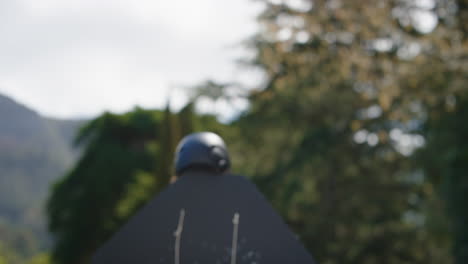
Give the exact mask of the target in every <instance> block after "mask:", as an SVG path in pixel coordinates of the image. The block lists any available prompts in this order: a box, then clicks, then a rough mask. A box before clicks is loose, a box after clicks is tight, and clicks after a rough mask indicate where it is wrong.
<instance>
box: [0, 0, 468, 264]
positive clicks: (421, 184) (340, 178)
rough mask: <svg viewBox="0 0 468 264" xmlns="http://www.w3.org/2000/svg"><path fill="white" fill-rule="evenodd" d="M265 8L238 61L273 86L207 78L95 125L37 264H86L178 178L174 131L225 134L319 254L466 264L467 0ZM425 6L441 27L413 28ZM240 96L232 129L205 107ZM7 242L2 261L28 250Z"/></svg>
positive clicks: (84, 131)
mask: <svg viewBox="0 0 468 264" xmlns="http://www.w3.org/2000/svg"><path fill="white" fill-rule="evenodd" d="M262 2H264V4H265V8H264V11H263V12H262V13H261V14H259V17H258V22H259V25H260V27H259V28H260V30H259V32H258V34H257V35H255V36H253V37H252V38H250V39H249V40H248V41H246V45H248V46H249V47H250V48H251V50H252V51H253V54H254V56H253V57H250V58H245V59H244V60H243V61H242V62H241V63H243V65H244V66H245V67H252V68H253V69H256V70H258V71H259V72H261V74H262V75H263V77H264V78H263V79H264V81H263V83H262V85H260V86H259V87H254V88H253V89H245V87H241V86H239V85H237V84H236V83H235V80H233V83H229V84H224V83H217V82H215V81H207V82H205V83H201V84H198V85H195V88H194V89H195V91H196V92H195V96H194V97H193V99H192V100H191V101H190V103H189V104H187V105H186V106H185V107H184V108H183V109H181V110H180V111H178V112H171V111H170V108H169V107H167V108H166V109H165V110H145V109H139V108H136V109H135V110H133V111H131V112H129V113H126V114H121V115H116V114H111V113H106V114H103V115H102V116H100V117H98V118H96V119H94V120H92V121H90V122H88V123H87V124H86V125H85V126H83V127H82V128H81V130H80V132H79V133H78V134H77V137H76V140H75V144H76V145H77V146H80V147H81V148H82V155H81V156H80V158H79V159H78V160H77V161H76V163H74V166H73V167H72V168H71V169H70V170H69V171H68V172H66V173H65V175H64V176H63V177H62V178H60V179H59V180H58V181H57V182H56V183H55V184H54V185H53V188H51V192H50V194H49V196H48V202H47V214H48V217H49V221H48V223H49V229H50V231H51V233H52V234H53V237H54V243H53V246H52V249H51V251H50V252H51V253H50V256H49V255H48V254H41V255H37V256H35V257H33V259H32V260H31V261H32V263H64V264H65V263H67V264H70V263H71V264H73V263H77V264H81V263H89V259H90V256H91V255H92V253H93V252H94V251H95V250H96V248H98V247H99V246H100V245H101V244H102V243H103V242H104V241H105V240H106V239H107V238H109V236H111V235H112V233H113V232H115V230H117V229H118V228H119V226H120V225H121V224H122V223H124V222H125V221H126V219H128V217H130V216H131V215H132V214H133V213H134V212H135V211H136V210H138V208H139V207H140V206H141V205H143V204H144V203H145V202H146V201H147V200H148V199H149V198H150V197H152V196H153V195H154V194H156V193H157V192H159V191H160V190H161V189H162V188H164V187H165V186H166V185H167V184H169V182H170V181H171V177H172V175H173V171H172V162H173V161H172V158H173V154H174V148H175V146H176V144H177V142H178V140H180V138H181V137H183V136H184V135H186V134H188V133H190V132H193V131H204V130H210V131H214V132H217V133H219V134H220V135H222V136H223V137H224V138H225V140H226V142H227V143H228V145H229V148H230V152H231V155H232V158H233V164H234V168H233V170H234V171H235V172H238V173H241V174H244V175H247V176H248V177H249V178H250V179H251V180H252V181H254V182H255V183H256V184H257V186H258V188H259V189H260V190H261V191H262V192H263V193H264V194H265V196H266V197H267V198H268V199H269V201H270V202H271V203H272V204H273V206H274V207H275V209H276V210H277V211H278V212H279V213H280V214H281V215H282V216H283V217H284V219H285V220H286V222H287V223H288V224H289V226H290V227H291V228H292V229H293V230H294V231H295V232H296V233H297V234H298V235H299V237H300V239H301V240H302V242H303V243H304V244H305V245H306V247H307V248H308V249H309V250H310V251H311V252H312V254H313V255H314V256H315V258H316V259H317V261H318V262H319V263H325V264H334V263H368V264H373V263H389V264H393V263H457V264H462V263H467V262H468V227H467V226H468V225H467V224H468V213H467V212H468V211H467V210H466V209H465V205H464V203H465V200H466V198H468V196H467V194H468V179H467V176H466V171H468V168H467V167H468V139H467V137H466V135H467V133H468V126H467V123H466V121H467V119H468V98H467V96H468V94H467V92H468V90H467V88H466V87H467V85H466V84H467V83H468V80H467V79H468V26H467V25H468V1H466V0H434V1H433V2H432V1H428V2H427V1H409V0H392V1H377V0H373V1H371V0H363V1H340V0H314V1H266V0H264V1H262ZM424 2H425V3H426V4H424ZM421 12H422V13H425V14H429V15H432V16H434V17H436V19H437V21H438V25H437V27H436V28H435V29H434V30H433V31H431V32H426V31H424V30H423V29H421V27H419V26H418V21H419V22H420V20H418V19H417V16H418V14H421ZM238 96H240V97H243V98H245V99H247V100H248V102H249V107H248V109H247V110H245V111H244V112H242V113H240V115H239V116H237V117H236V118H234V119H233V120H231V121H230V122H228V123H219V122H218V121H217V120H216V118H215V117H214V116H211V115H202V114H198V113H197V112H196V111H194V109H195V108H196V107H195V106H196V104H197V102H198V101H199V99H200V98H204V99H206V98H210V100H214V101H216V100H224V101H228V102H229V101H230V100H235V99H236V97H238ZM0 112H1V111H0ZM15 120H16V119H15ZM56 127H57V126H56ZM22 131H23V130H22ZM24 131H29V130H24ZM57 136H58V135H56V136H54V137H57ZM49 145H53V144H49ZM2 153H3V152H2ZM72 156H73V155H71V157H72ZM8 157H9V155H8V156H7V158H8ZM60 157H62V158H63V157H66V155H65V156H64V155H60ZM71 159H72V158H71ZM40 164H45V163H40ZM61 164H64V163H61ZM36 165H37V164H36ZM3 171H4V170H3V169H2V175H9V176H8V177H9V178H8V179H15V180H14V181H16V180H17V179H21V177H19V176H14V174H12V173H11V174H3ZM26 175H27V174H26ZM50 175H52V174H50ZM463 175H465V176H463ZM0 186H6V185H0ZM23 197H24V196H22V195H19V196H18V198H17V199H18V201H20V199H22V198H23ZM7 201H8V200H7ZM15 202H16V200H15ZM25 204H28V205H29V204H31V203H30V202H26V203H25ZM15 208H16V207H15ZM18 208H21V207H18ZM20 212H24V209H21V210H20ZM2 214H3V213H2ZM0 224H1V223H0ZM0 227H1V226H0ZM5 230H8V231H4V232H7V233H8V232H10V231H11V229H10V228H7V229H5ZM1 231H2V229H1V228H0V232H1ZM0 235H1V237H2V238H3V237H7V236H6V235H3V234H2V233H0ZM5 241H6V242H3V239H2V242H3V243H2V245H0V256H1V257H0V263H2V261H3V262H6V263H15V261H19V260H18V259H20V258H23V259H24V258H25V256H26V257H28V258H29V257H30V255H32V254H29V255H25V254H23V253H21V254H17V252H22V251H21V250H20V247H19V246H17V245H16V244H15V242H14V241H15V240H14V239H10V240H5ZM34 252H38V250H36V251H34Z"/></svg>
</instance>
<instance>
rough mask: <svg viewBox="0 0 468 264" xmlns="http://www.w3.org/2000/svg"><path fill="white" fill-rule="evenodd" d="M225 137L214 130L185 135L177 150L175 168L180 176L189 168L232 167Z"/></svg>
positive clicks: (217, 169)
mask: <svg viewBox="0 0 468 264" xmlns="http://www.w3.org/2000/svg"><path fill="white" fill-rule="evenodd" d="M230 163H231V162H230V160H229V154H228V151H227V148H226V144H224V141H223V139H222V138H221V137H220V136H218V135H217V134H215V133H212V132H200V133H193V134H190V135H188V136H186V137H184V138H183V139H182V140H181V141H180V143H179V145H178V146H177V150H176V157H175V170H176V174H177V175H178V176H180V175H181V174H182V172H184V171H185V170H186V169H189V168H207V169H211V170H215V171H217V172H224V171H226V170H227V169H229V167H230V165H231V164H230Z"/></svg>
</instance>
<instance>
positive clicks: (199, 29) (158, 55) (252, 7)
mask: <svg viewBox="0 0 468 264" xmlns="http://www.w3.org/2000/svg"><path fill="white" fill-rule="evenodd" d="M260 10H261V6H259V4H255V3H253V1H250V0H236V1H220V0H197V1H189V0H165V1H156V0H153V1H150V0H99V1H96V0H40V1H38V0H2V1H0V39H1V41H0V93H2V94H5V95H7V96H10V97H12V98H13V99H15V100H17V101H19V102H21V103H23V104H26V105H27V106H29V107H31V108H33V109H34V110H36V111H38V112H39V113H40V114H42V115H45V116H49V117H56V118H80V117H81V118H82V117H93V116H96V115H98V114H99V113H102V112H103V111H113V112H123V111H128V110H130V109H132V108H133V107H134V106H136V105H138V106H141V107H145V108H162V107H164V106H165V104H166V102H167V100H168V98H169V97H170V98H171V103H172V104H173V107H175V108H177V107H180V106H181V105H182V104H184V102H185V100H186V98H187V96H185V95H184V94H185V93H186V92H185V90H184V89H186V88H187V87H190V86H194V85H196V84H198V83H200V82H202V81H203V80H206V79H215V80H219V81H225V80H233V79H242V78H244V79H246V80H247V79H248V77H246V76H249V73H248V72H246V71H244V70H243V69H242V68H241V67H239V65H237V64H236V63H235V60H236V59H239V58H242V57H243V56H245V54H247V51H246V49H245V47H243V46H242V44H241V42H242V40H245V39H246V38H248V37H249V36H251V35H252V34H254V33H255V32H256V29H257V25H256V23H255V16H256V15H257V14H258V13H259V12H260ZM243 106H245V102H239V107H243ZM202 108H204V109H202V111H207V112H209V111H212V112H213V111H214V112H216V111H218V112H219V111H221V112H229V111H233V110H232V109H231V110H229V109H227V107H226V105H223V104H213V103H211V104H210V102H205V103H204V106H202Z"/></svg>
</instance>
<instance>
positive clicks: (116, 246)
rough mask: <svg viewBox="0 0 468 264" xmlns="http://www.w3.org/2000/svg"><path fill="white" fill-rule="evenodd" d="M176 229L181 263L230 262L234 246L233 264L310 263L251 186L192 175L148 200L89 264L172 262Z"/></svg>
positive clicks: (243, 181)
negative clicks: (178, 232)
mask: <svg viewBox="0 0 468 264" xmlns="http://www.w3.org/2000/svg"><path fill="white" fill-rule="evenodd" d="M182 212H183V213H182ZM182 214H183V217H182ZM236 214H237V215H238V222H237V224H236V221H233V220H234V218H235V215H236ZM181 220H182V221H181ZM236 225H237V226H236ZM178 227H179V231H181V232H180V238H179V240H180V244H179V250H180V251H179V254H178V255H179V257H180V263H182V264H185V263H231V252H232V246H233V245H234V244H235V245H236V247H237V248H236V254H235V255H236V263H237V264H240V263H249V264H251V263H314V262H313V260H312V257H311V256H310V255H309V254H308V252H307V251H306V250H305V249H304V247H303V246H302V245H301V244H300V243H299V242H298V240H297V239H296V237H295V236H294V235H293V234H292V233H291V232H290V231H289V229H288V227H287V226H286V225H285V224H284V223H283V221H282V219H281V218H280V217H279V215H277V214H276V212H275V211H274V210H273V209H272V207H271V206H270V204H269V203H268V202H267V201H266V199H265V198H264V197H263V196H262V195H261V194H260V192H258V190H257V189H256V188H255V186H254V185H253V184H252V183H250V182H249V181H248V180H246V179H245V178H244V177H241V176H234V175H229V174H226V175H213V174H201V173H196V174H193V175H190V174H189V175H185V176H184V177H182V178H181V179H180V180H178V181H177V182H176V183H174V184H172V185H171V186H169V187H168V188H167V189H166V190H165V191H163V192H161V193H160V194H159V195H158V196H157V197H156V198H154V199H153V200H151V201H150V202H149V203H148V205H147V206H145V207H144V208H143V209H141V210H140V211H139V212H138V213H137V214H136V215H135V216H134V217H132V218H131V219H130V221H128V223H127V224H126V225H124V227H122V228H121V229H120V230H119V231H118V232H117V233H116V234H115V235H114V236H113V237H112V238H111V239H110V240H109V241H108V242H107V243H106V244H105V245H104V246H103V247H102V248H100V249H99V250H98V251H97V253H96V255H95V256H94V258H93V264H103V263H111V264H123V263H139V264H147V263H148V264H149V263H151V264H154V263H176V262H175V258H177V257H176V256H175V255H176V252H175V248H176V247H177V245H176V244H177V239H176V236H175V235H174V233H175V231H176V230H177V229H178ZM233 240H234V241H233Z"/></svg>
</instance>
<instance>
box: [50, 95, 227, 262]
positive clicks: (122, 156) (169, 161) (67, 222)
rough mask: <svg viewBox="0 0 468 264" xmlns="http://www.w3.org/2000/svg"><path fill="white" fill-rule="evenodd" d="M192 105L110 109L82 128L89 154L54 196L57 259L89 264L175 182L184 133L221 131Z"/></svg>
mask: <svg viewBox="0 0 468 264" xmlns="http://www.w3.org/2000/svg"><path fill="white" fill-rule="evenodd" d="M191 107H192V106H191V104H189V105H187V106H186V107H185V108H183V109H182V111H181V112H180V113H172V112H171V111H170V109H169V106H168V107H167V108H166V109H165V110H164V111H150V110H142V109H139V108H137V109H135V110H134V111H132V112H129V113H126V114H123V115H116V114H110V113H106V114H103V115H102V116H100V117H98V118H96V119H95V120H93V121H91V122H89V123H88V124H87V125H86V126H85V127H83V128H82V129H81V132H80V133H79V135H78V136H77V139H76V143H77V144H82V145H84V146H83V147H84V151H83V155H82V157H81V158H80V160H79V161H78V163H77V164H76V166H75V167H74V168H73V169H72V170H71V171H70V172H68V173H67V175H65V176H64V177H63V178H62V179H60V180H59V181H58V182H57V183H56V184H55V185H54V186H53V189H52V193H51V196H50V197H49V201H48V215H49V227H50V230H51V231H52V233H53V234H54V236H55V245H54V249H53V252H52V260H53V261H54V263H66V264H73V263H76V264H82V263H89V261H90V258H91V256H92V254H93V253H94V251H95V250H96V249H97V248H98V247H99V246H100V245H102V243H103V242H105V241H106V240H107V239H108V238H109V237H110V236H111V235H112V234H113V233H114V232H115V231H116V230H117V229H118V228H119V227H120V226H121V225H122V224H123V223H124V222H125V221H126V220H127V219H128V217H130V216H131V215H132V214H133V213H134V212H135V211H136V210H137V209H139V208H140V207H141V206H142V205H143V204H144V203H145V202H146V201H148V199H150V198H151V197H152V196H153V195H154V194H155V193H157V192H158V191H160V190H161V189H162V188H163V187H165V186H166V185H167V184H169V181H170V177H171V176H172V175H173V174H172V167H173V155H174V149H175V145H176V144H177V142H178V140H179V139H180V137H181V136H183V135H185V134H187V133H190V132H192V129H195V130H198V131H199V130H221V128H222V127H223V125H221V124H219V123H218V122H217V121H216V118H215V117H214V116H206V115H205V116H200V115H196V114H193V113H192V110H191V109H192V108H191ZM182 120H183V122H182ZM179 123H182V124H183V125H181V124H179ZM181 127H183V128H184V130H182V131H181Z"/></svg>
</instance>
